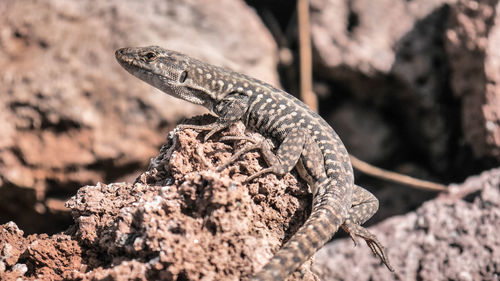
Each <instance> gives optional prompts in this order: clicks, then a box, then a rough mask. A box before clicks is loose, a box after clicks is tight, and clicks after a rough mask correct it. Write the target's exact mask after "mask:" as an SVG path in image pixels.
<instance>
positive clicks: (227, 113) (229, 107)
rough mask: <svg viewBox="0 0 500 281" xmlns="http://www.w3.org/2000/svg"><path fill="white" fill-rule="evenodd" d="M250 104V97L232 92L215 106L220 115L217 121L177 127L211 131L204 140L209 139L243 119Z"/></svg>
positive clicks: (216, 112)
mask: <svg viewBox="0 0 500 281" xmlns="http://www.w3.org/2000/svg"><path fill="white" fill-rule="evenodd" d="M247 106H248V97H247V96H243V95H240V94H238V93H234V94H230V95H228V96H226V97H225V98H224V99H222V100H221V101H219V102H218V103H217V104H216V105H215V106H214V109H213V111H214V113H215V114H216V115H217V116H218V119H217V121H215V122H214V123H211V124H207V125H189V124H180V125H178V126H177V128H179V129H181V130H183V129H193V130H202V131H209V132H208V133H207V134H206V135H205V137H204V138H203V141H205V142H206V141H207V140H208V139H209V138H210V137H211V136H213V135H214V134H215V133H217V132H219V131H221V130H223V129H225V128H227V127H229V126H230V125H231V124H233V123H235V122H237V121H239V120H241V118H242V117H243V115H244V114H245V111H246V108H247Z"/></svg>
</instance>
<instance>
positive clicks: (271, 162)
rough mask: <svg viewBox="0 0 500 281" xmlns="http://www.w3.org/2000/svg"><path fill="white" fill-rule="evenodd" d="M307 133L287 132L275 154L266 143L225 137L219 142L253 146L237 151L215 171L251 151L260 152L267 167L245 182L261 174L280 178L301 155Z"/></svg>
mask: <svg viewBox="0 0 500 281" xmlns="http://www.w3.org/2000/svg"><path fill="white" fill-rule="evenodd" d="M306 136H307V133H306V132H305V131H303V130H300V129H297V130H293V131H291V132H289V133H288V134H287V135H286V137H285V139H284V140H283V141H282V142H281V144H280V146H279V148H278V150H277V151H276V154H274V153H273V152H272V150H271V146H270V145H269V143H268V142H267V141H262V142H255V140H253V139H251V138H249V137H246V136H227V137H223V138H222V139H221V140H231V141H235V140H246V141H250V142H253V143H254V144H252V145H250V146H248V147H245V148H242V149H241V150H239V151H237V152H236V153H235V154H234V155H233V156H232V157H231V158H230V159H229V160H228V161H227V162H226V163H224V164H223V165H221V166H220V167H218V168H217V171H222V170H223V169H225V168H226V167H227V166H229V165H230V164H232V163H234V161H236V160H237V159H238V158H239V157H240V156H241V155H243V154H244V153H246V152H248V151H251V150H256V149H258V150H260V151H261V153H262V156H263V157H264V160H265V161H266V163H267V165H268V167H267V168H264V169H262V170H260V171H258V172H257V173H255V174H252V175H250V176H249V177H248V178H247V179H246V180H245V182H249V181H251V180H253V179H255V178H257V177H259V176H261V175H263V174H267V173H273V174H276V175H279V176H282V175H284V174H286V173H288V172H290V171H291V170H292V169H293V168H294V167H295V165H296V164H297V163H298V161H299V158H300V156H301V154H302V150H303V148H304V145H305V143H306V139H307V138H306Z"/></svg>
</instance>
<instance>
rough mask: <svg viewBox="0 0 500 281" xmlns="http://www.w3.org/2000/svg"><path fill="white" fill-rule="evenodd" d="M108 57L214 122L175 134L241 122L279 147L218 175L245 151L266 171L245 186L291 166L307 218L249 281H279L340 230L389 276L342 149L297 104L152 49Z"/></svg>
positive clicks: (257, 84)
mask: <svg viewBox="0 0 500 281" xmlns="http://www.w3.org/2000/svg"><path fill="white" fill-rule="evenodd" d="M115 57H116V59H117V61H118V63H119V64H120V65H121V66H122V67H123V68H125V70H127V71H128V72H129V73H130V74H132V75H134V76H136V77H137V78H139V79H141V80H143V81H145V82H147V83H148V84H150V85H152V86H154V87H156V88H158V89H160V90H161V91H163V92H165V93H167V94H169V95H171V96H173V97H176V98H180V99H183V100H185V101H188V102H191V103H193V104H197V105H201V106H204V107H206V108H207V109H208V110H210V111H211V112H212V113H214V114H215V115H216V116H217V120H216V121H215V122H214V123H211V124H207V125H186V124H180V125H178V126H179V127H180V129H186V128H191V129H196V130H202V131H208V132H207V133H206V134H205V136H204V141H207V140H208V139H209V138H210V137H211V136H213V135H214V134H215V133H217V132H219V131H221V130H223V129H225V128H227V127H229V126H230V125H232V124H233V123H235V122H238V121H241V122H243V123H244V124H245V126H246V127H247V128H249V129H251V130H254V131H257V132H259V133H261V134H262V135H264V136H265V137H268V138H270V139H272V140H273V141H274V142H275V143H276V144H278V145H277V146H278V147H277V149H275V152H273V151H272V150H271V147H270V146H269V145H268V144H266V142H260V143H254V144H253V145H251V146H250V147H247V148H243V149H242V150H241V151H238V152H236V153H235V154H234V155H233V156H232V157H231V158H230V159H229V161H228V163H225V164H223V165H222V166H219V167H218V168H217V170H218V171H220V170H222V169H224V168H225V167H227V165H228V164H229V163H230V162H233V161H235V160H236V159H237V158H238V157H239V156H241V155H242V154H243V153H245V152H246V151H249V150H251V149H259V150H260V151H261V154H262V156H263V157H264V160H265V161H266V162H267V164H268V167H266V168H264V169H262V170H260V171H258V172H256V173H254V174H253V175H250V176H249V177H247V179H246V181H247V182H248V181H251V180H253V179H255V178H257V177H259V176H261V175H263V174H266V173H274V174H276V175H278V176H281V175H284V174H286V173H287V172H289V171H291V170H292V169H293V168H296V170H297V172H298V174H299V176H300V177H301V178H302V179H304V180H305V181H306V182H307V183H308V185H309V187H310V189H311V191H312V194H313V201H312V208H311V213H310V215H309V217H308V218H307V220H306V221H305V222H304V224H303V225H302V226H301V227H300V228H299V229H298V230H297V232H296V233H295V234H294V235H293V236H292V237H291V238H290V239H289V240H288V241H287V242H286V243H284V245H283V246H282V247H281V249H279V250H278V252H277V253H276V254H275V255H274V256H273V257H272V258H271V260H270V261H269V262H268V263H267V264H265V265H264V267H263V268H262V269H261V270H260V271H257V273H255V274H254V275H252V276H250V278H249V280H253V281H263V280H285V279H286V278H287V277H288V276H289V275H290V274H292V273H293V272H294V271H295V270H297V269H298V268H299V267H300V266H301V265H302V264H303V263H304V262H305V261H307V260H308V259H309V258H310V257H311V256H312V255H313V254H314V253H315V252H316V251H317V250H318V249H319V248H321V247H322V246H323V245H324V244H325V243H326V242H328V241H329V240H330V239H331V238H332V236H333V235H334V234H335V233H336V232H337V231H338V229H339V228H340V227H342V228H343V229H344V230H345V231H346V232H347V233H348V234H349V235H350V236H351V238H352V239H353V241H354V243H355V244H356V243H357V240H358V238H362V239H364V240H365V241H366V243H367V245H368V246H369V247H370V249H371V250H372V251H373V253H374V254H375V255H377V256H379V257H380V259H381V261H382V262H383V263H384V264H385V265H386V266H387V268H388V269H389V270H391V271H394V269H393V268H392V266H391V265H390V263H389V260H388V257H387V255H386V253H385V249H384V247H383V246H382V245H381V243H380V242H379V241H378V239H377V238H376V237H375V235H373V234H372V233H370V232H369V231H368V230H367V229H366V228H363V227H362V226H361V224H363V223H364V222H365V221H366V220H368V219H369V218H370V217H371V216H372V215H373V214H374V213H375V212H376V211H377V210H378V204H379V203H378V200H377V199H376V198H375V196H374V195H372V194H371V193H370V192H369V191H367V190H366V189H364V188H362V187H360V186H358V185H356V184H354V175H353V170H352V166H351V162H350V160H349V154H348V153H347V151H346V149H345V147H344V144H343V143H342V141H341V140H340V138H339V136H338V135H337V134H336V133H335V131H334V130H333V129H332V127H331V126H330V125H329V124H328V123H327V122H326V121H325V120H324V119H323V118H321V117H320V116H319V115H318V114H317V113H315V112H313V111H312V110H310V109H309V108H308V107H307V106H306V105H305V104H304V103H302V102H301V101H299V100H298V99H297V98H295V97H294V96H292V95H290V94H288V93H286V92H285V91H282V90H279V89H277V88H275V87H273V86H271V85H269V84H268V83H265V82H262V81H260V80H257V79H255V78H252V77H249V76H247V75H244V74H240V73H237V72H233V71H231V70H227V69H225V68H222V67H219V66H214V65H211V64H208V63H205V62H202V61H200V60H198V59H195V58H192V57H189V56H187V55H184V54H182V53H180V52H177V51H173V50H167V49H164V48H162V47H158V46H148V47H129V48H121V49H118V50H116V52H115ZM225 138H226V140H238V139H241V138H242V137H239V138H238V137H232V138H231V137H230V136H228V137H225Z"/></svg>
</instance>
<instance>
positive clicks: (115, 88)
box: [0, 0, 277, 233]
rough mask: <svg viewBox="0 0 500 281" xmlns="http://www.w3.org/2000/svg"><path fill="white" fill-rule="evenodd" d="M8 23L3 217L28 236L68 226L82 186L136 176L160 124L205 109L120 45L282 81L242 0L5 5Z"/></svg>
mask: <svg viewBox="0 0 500 281" xmlns="http://www.w3.org/2000/svg"><path fill="white" fill-rule="evenodd" d="M0 26H1V27H2V28H1V29H0V65H1V66H2V67H1V68H0V96H1V99H0V131H1V132H2V133H1V134H0V192H1V194H2V196H0V223H5V222H6V221H8V220H15V221H16V222H17V223H18V224H19V225H20V226H21V227H22V228H23V229H24V230H25V231H27V232H29V233H32V232H34V231H37V232H49V233H54V232H55V231H59V230H61V229H60V228H56V229H53V225H61V224H62V221H61V219H64V218H65V217H61V216H59V215H58V214H59V213H60V212H64V210H65V209H64V206H63V203H62V202H63V201H62V200H64V199H67V197H68V196H70V195H71V194H74V192H75V191H76V187H78V186H81V185H83V184H93V183H95V182H97V181H105V182H110V181H115V180H117V179H127V178H128V179H133V178H134V177H136V176H137V172H136V171H137V170H139V169H140V168H144V167H141V166H142V165H144V159H148V158H150V157H152V156H153V155H154V154H155V151H156V150H157V148H158V147H159V146H160V144H161V142H162V141H163V140H164V134H162V133H161V132H166V130H167V129H168V128H171V127H172V126H173V125H174V124H175V123H176V122H178V121H179V119H180V118H184V117H186V116H192V114H193V113H195V112H200V110H201V108H200V107H196V106H194V105H191V104H188V103H185V102H182V101H179V100H177V99H174V98H171V97H168V96H167V95H164V94H159V93H158V91H156V90H154V89H153V88H152V87H149V86H148V85H146V84H145V83H142V82H140V81H138V80H137V79H134V78H132V77H131V76H130V75H129V74H128V73H126V72H125V71H124V70H123V69H121V67H120V66H119V65H118V64H117V63H116V62H115V59H114V51H115V49H117V48H119V47H124V46H135V45H151V44H156V45H161V46H164V47H168V48H172V49H177V50H179V51H183V52H186V53H188V54H191V55H193V56H196V57H199V58H200V59H203V60H205V61H209V62H211V63H215V64H219V65H224V66H227V67H230V68H233V69H235V70H237V71H241V72H245V73H247V74H250V75H252V76H256V77H260V78H262V79H265V80H266V81H269V82H270V83H273V84H276V83H277V73H276V72H275V70H274V69H275V67H276V54H275V53H276V47H275V43H274V42H273V41H272V38H271V36H270V35H269V33H268V31H267V30H266V29H265V28H264V26H263V25H262V23H261V22H260V19H259V18H258V17H257V15H256V14H255V13H254V12H253V11H252V10H251V9H250V8H248V7H247V6H246V5H245V4H244V3H243V1H234V0H227V1H220V2H219V3H218V4H217V5H212V4H211V3H208V2H199V1H176V0H170V1H164V0H155V1H147V2H144V1H139V0H134V1H125V2H124V1H121V0H115V1H105V2H101V1H90V0H85V1H58V0H49V1H45V0H44V1H40V0H38V1H0ZM228 34H230V35H228ZM248 34H251V36H248ZM66 212H67V210H66ZM68 222H69V216H66V223H68Z"/></svg>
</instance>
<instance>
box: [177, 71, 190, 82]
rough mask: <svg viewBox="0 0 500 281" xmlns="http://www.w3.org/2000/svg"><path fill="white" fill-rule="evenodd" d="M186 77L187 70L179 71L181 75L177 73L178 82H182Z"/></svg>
mask: <svg viewBox="0 0 500 281" xmlns="http://www.w3.org/2000/svg"><path fill="white" fill-rule="evenodd" d="M187 77H188V73H187V71H183V72H182V73H181V75H179V82H180V83H184V81H186V79H187Z"/></svg>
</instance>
